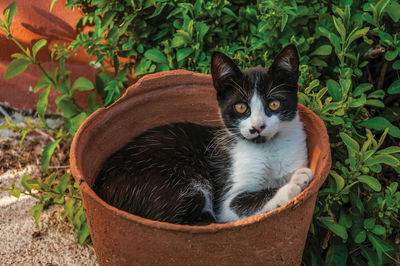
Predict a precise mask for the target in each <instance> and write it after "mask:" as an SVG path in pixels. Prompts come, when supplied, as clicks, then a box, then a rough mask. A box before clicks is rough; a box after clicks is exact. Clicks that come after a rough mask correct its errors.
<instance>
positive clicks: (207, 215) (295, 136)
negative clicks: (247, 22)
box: [94, 44, 313, 225]
mask: <svg viewBox="0 0 400 266" xmlns="http://www.w3.org/2000/svg"><path fill="white" fill-rule="evenodd" d="M298 66H299V60H298V55H297V50H296V47H295V46H294V45H292V44H291V45H288V46H286V47H285V48H284V49H283V50H282V51H281V52H280V53H279V55H278V56H277V57H276V58H275V60H274V62H273V64H272V66H271V67H270V68H269V69H268V70H267V69H264V68H259V67H257V68H251V69H248V70H246V71H243V72H242V71H240V70H239V68H238V67H237V66H236V65H235V64H234V62H233V61H232V60H231V59H229V58H228V57H227V56H225V55H224V54H222V53H218V52H217V53H214V54H213V57H212V62H211V73H212V78H213V82H214V87H215V89H216V91H217V100H218V104H219V109H220V115H221V118H222V121H223V123H224V126H223V127H210V126H202V125H197V124H193V123H175V124H169V125H164V126H160V127H157V128H154V129H151V130H148V131H146V132H145V133H143V134H142V135H140V136H139V137H137V138H135V139H133V140H132V141H131V142H130V143H129V144H128V145H126V146H125V147H124V148H122V149H121V150H119V151H117V152H116V153H114V154H113V155H112V156H111V157H110V158H109V159H108V160H107V161H106V162H105V164H104V166H103V169H102V170H101V172H100V174H99V176H98V178H97V179H96V182H95V185H94V190H95V191H96V193H97V194H98V195H99V196H100V197H102V198H103V199H104V200H105V201H106V202H108V203H109V204H111V205H113V206H115V207H117V208H120V209H122V210H125V211H128V212H131V213H133V214H135V215H139V216H142V217H146V218H149V219H153V220H158V221H165V222H171V223H177V224H192V225H193V224H207V223H211V222H231V221H236V220H238V219H242V218H246V217H249V216H253V215H256V214H260V213H264V212H267V211H270V210H273V209H275V208H277V207H279V206H281V205H283V204H285V203H286V202H288V201H289V200H290V199H292V198H294V197H295V196H297V195H298V194H299V193H300V192H301V191H302V190H303V189H304V188H305V187H306V186H307V185H308V184H309V182H310V181H311V180H312V177H313V173H312V171H311V169H309V168H307V164H308V160H307V147H306V136H305V133H304V129H303V124H302V123H301V121H300V119H299V115H298V111H297V80H298V75H299V74H298Z"/></svg>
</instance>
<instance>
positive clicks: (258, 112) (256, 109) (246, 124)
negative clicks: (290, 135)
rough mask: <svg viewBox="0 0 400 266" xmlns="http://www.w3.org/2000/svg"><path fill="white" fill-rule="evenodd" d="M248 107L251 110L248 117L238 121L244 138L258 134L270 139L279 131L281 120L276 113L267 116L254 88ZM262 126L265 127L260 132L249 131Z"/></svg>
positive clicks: (251, 137)
mask: <svg viewBox="0 0 400 266" xmlns="http://www.w3.org/2000/svg"><path fill="white" fill-rule="evenodd" d="M249 107H250V111H251V114H250V117H248V118H246V119H244V120H242V121H241V122H240V124H239V128H240V133H241V134H242V135H243V136H244V137H245V138H246V139H254V138H256V137H258V136H259V135H261V136H263V137H266V138H267V139H271V138H272V137H273V136H274V135H275V134H276V133H277V132H278V131H279V129H280V124H281V120H280V119H279V118H278V116H277V115H272V116H271V117H268V116H267V115H266V114H265V110H264V104H263V101H262V99H261V97H260V95H259V94H258V92H257V91H256V90H255V92H254V94H253V96H252V97H251V100H250V106H249ZM262 126H265V128H264V129H263V130H262V131H261V132H260V133H257V132H254V133H251V132H250V130H252V129H253V128H260V127H262Z"/></svg>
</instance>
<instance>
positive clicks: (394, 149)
mask: <svg viewBox="0 0 400 266" xmlns="http://www.w3.org/2000/svg"><path fill="white" fill-rule="evenodd" d="M394 153H400V146H391V147H387V148H385V149H383V150H379V151H377V154H394Z"/></svg>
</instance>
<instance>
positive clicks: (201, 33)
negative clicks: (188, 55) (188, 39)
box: [195, 22, 209, 41]
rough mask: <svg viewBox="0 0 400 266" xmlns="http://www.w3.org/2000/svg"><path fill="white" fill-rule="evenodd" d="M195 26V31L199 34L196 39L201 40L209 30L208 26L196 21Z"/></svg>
mask: <svg viewBox="0 0 400 266" xmlns="http://www.w3.org/2000/svg"><path fill="white" fill-rule="evenodd" d="M195 28H196V31H197V32H198V34H199V35H198V40H199V41H202V40H203V39H204V36H206V34H207V32H208V30H209V27H208V26H207V25H206V24H205V23H203V22H197V23H196V24H195Z"/></svg>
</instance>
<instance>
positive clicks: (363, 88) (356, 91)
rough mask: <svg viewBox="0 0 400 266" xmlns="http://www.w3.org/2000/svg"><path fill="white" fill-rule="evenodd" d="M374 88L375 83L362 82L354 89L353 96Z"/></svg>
mask: <svg viewBox="0 0 400 266" xmlns="http://www.w3.org/2000/svg"><path fill="white" fill-rule="evenodd" d="M372 88H373V85H372V84H371V83H361V84H360V85H358V86H357V88H355V89H354V92H353V97H358V96H361V94H363V93H364V92H367V91H369V90H370V89H372Z"/></svg>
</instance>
